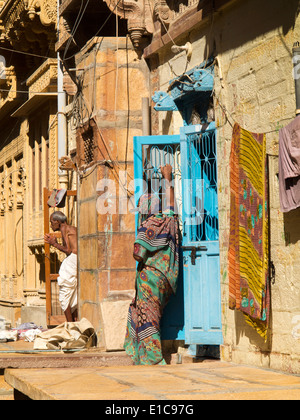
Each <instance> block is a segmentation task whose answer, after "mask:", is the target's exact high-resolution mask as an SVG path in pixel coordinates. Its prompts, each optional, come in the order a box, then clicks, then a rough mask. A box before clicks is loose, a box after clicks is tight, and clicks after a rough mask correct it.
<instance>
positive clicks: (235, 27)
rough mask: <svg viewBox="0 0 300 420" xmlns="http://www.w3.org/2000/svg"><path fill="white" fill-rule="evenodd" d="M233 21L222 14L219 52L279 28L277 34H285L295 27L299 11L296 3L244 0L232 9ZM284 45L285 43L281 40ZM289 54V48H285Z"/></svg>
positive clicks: (275, 0) (291, 0)
mask: <svg viewBox="0 0 300 420" xmlns="http://www.w3.org/2000/svg"><path fill="white" fill-rule="evenodd" d="M231 10H232V13H230V14H229V15H230V16H232V19H230V18H229V19H228V13H226V12H224V14H223V13H222V12H221V14H220V18H221V21H220V23H221V25H222V34H221V38H222V39H221V50H222V52H224V51H226V50H232V49H234V48H237V47H239V46H241V45H243V44H245V43H247V42H249V40H254V39H256V38H257V37H259V36H261V35H263V34H266V33H269V32H270V31H272V30H274V29H278V31H279V34H280V35H283V36H284V35H286V34H287V33H288V32H289V31H290V30H291V29H292V28H293V27H294V26H295V21H296V18H297V16H298V14H299V12H300V6H299V0H289V1H288V7H287V1H286V0H265V1H263V2H262V1H261V0H246V1H244V2H239V3H238V4H237V7H236V8H234V5H233V9H231ZM281 40H282V42H283V44H285V40H284V38H283V37H281ZM286 48H287V50H288V51H289V53H290V54H291V49H292V45H286Z"/></svg>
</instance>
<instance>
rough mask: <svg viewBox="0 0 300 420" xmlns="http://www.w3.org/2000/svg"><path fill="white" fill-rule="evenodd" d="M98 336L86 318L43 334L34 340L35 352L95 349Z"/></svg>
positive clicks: (65, 323)
mask: <svg viewBox="0 0 300 420" xmlns="http://www.w3.org/2000/svg"><path fill="white" fill-rule="evenodd" d="M95 345H96V334H95V330H94V327H93V326H92V324H91V323H90V322H89V321H88V320H87V319H85V318H82V319H81V320H80V321H78V322H64V323H63V324H60V325H58V326H57V327H55V328H52V329H49V330H48V331H44V332H41V333H39V334H38V335H37V337H36V339H35V340H34V347H33V348H34V350H63V351H64V350H71V349H84V348H90V347H94V346H95Z"/></svg>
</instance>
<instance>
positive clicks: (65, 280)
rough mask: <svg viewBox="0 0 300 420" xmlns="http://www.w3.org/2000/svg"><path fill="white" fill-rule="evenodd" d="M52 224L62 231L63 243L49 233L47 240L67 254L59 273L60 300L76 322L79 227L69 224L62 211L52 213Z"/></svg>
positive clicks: (66, 311)
mask: <svg viewBox="0 0 300 420" xmlns="http://www.w3.org/2000/svg"><path fill="white" fill-rule="evenodd" d="M50 224H51V228H52V229H53V230H54V232H56V231H60V232H61V236H62V242H63V244H62V245H60V244H59V243H58V242H57V240H56V238H55V237H53V236H51V235H50V234H48V233H47V234H46V235H45V236H44V239H45V242H47V243H48V244H50V245H52V246H54V247H55V248H56V249H58V250H59V251H62V252H64V253H65V254H67V258H65V259H64V260H63V262H62V264H61V267H60V270H59V273H58V274H59V277H58V279H57V282H58V286H59V302H60V305H61V308H62V310H63V311H64V313H65V316H66V319H67V321H68V322H74V321H77V228H76V227H74V226H71V225H68V224H67V217H66V216H65V214H63V213H62V212H61V211H55V212H54V213H52V214H51V216H50Z"/></svg>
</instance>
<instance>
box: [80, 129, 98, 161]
mask: <svg viewBox="0 0 300 420" xmlns="http://www.w3.org/2000/svg"><path fill="white" fill-rule="evenodd" d="M82 138H83V150H84V163H85V164H86V165H88V164H89V163H92V162H93V161H94V149H95V145H94V132H93V129H92V128H89V129H88V130H87V131H86V132H85V133H83V134H82Z"/></svg>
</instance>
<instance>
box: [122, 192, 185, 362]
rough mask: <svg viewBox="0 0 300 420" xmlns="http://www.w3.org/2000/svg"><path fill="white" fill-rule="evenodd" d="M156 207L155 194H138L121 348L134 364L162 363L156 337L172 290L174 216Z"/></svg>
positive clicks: (175, 256) (176, 262)
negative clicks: (130, 294) (131, 291)
mask: <svg viewBox="0 0 300 420" xmlns="http://www.w3.org/2000/svg"><path fill="white" fill-rule="evenodd" d="M158 211H159V201H158V198H157V197H156V196H151V195H145V196H142V197H141V200H140V205H139V213H140V217H139V220H140V228H139V230H138V235H137V238H136V241H135V243H134V254H133V255H134V258H135V259H136V260H137V261H139V264H138V268H137V274H136V296H135V298H134V300H133V301H132V303H131V305H130V307H129V311H128V322H127V328H126V337H125V343H124V348H125V350H126V352H127V354H128V355H129V356H131V358H132V359H133V362H134V364H136V365H139V364H141V365H152V364H165V360H164V358H163V355H162V348H161V338H160V320H161V317H162V314H163V310H164V308H165V306H166V304H167V303H168V301H169V298H170V296H171V295H172V294H173V293H175V292H176V287H177V278H178V268H179V257H178V243H179V240H178V220H177V216H176V215H175V214H174V211H173V210H172V209H171V208H169V209H167V210H165V211H164V212H162V213H157V214H154V213H155V212H158Z"/></svg>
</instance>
